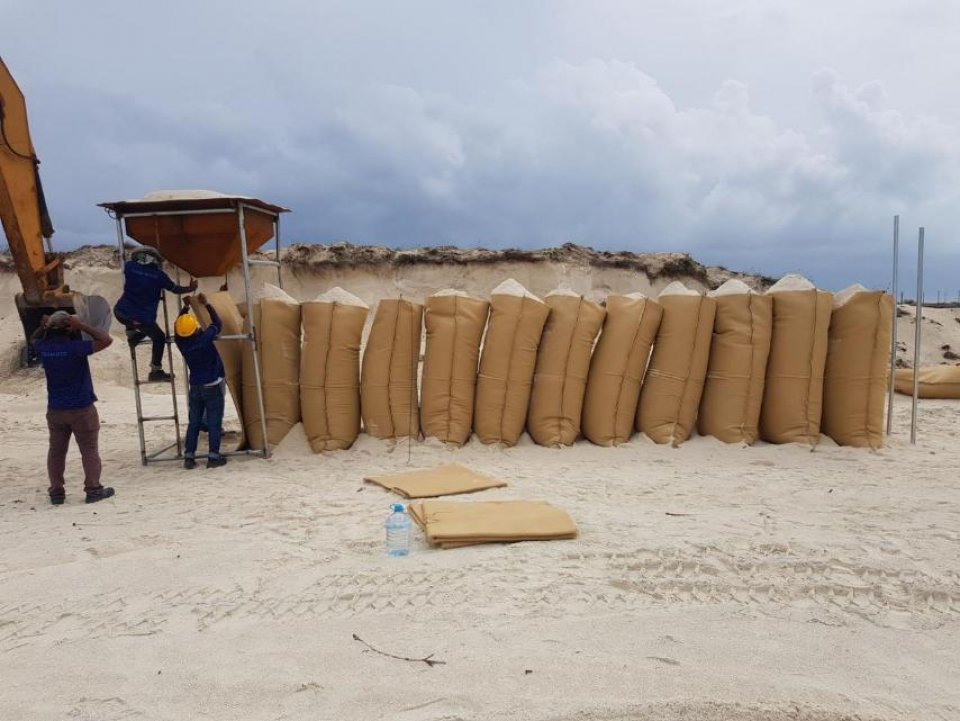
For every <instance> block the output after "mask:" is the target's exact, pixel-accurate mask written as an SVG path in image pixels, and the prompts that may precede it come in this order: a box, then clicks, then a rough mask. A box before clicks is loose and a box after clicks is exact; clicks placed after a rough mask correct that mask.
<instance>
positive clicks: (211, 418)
mask: <svg viewBox="0 0 960 721" xmlns="http://www.w3.org/2000/svg"><path fill="white" fill-rule="evenodd" d="M225 385H226V384H225V383H223V382H222V381H221V382H220V383H217V385H215V386H190V395H189V399H188V400H189V405H190V415H189V420H188V422H187V438H186V441H185V442H184V445H185V448H184V453H183V455H184V457H185V458H193V457H194V456H195V455H196V453H197V442H198V441H199V440H200V425H201V423H206V425H207V433H208V434H209V435H208V436H207V440H208V442H209V453H208V455H209V456H210V457H218V456H219V455H220V437H221V436H222V435H223V398H224V396H223V389H224V386H225Z"/></svg>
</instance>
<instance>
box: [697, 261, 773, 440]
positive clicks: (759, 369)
mask: <svg viewBox="0 0 960 721" xmlns="http://www.w3.org/2000/svg"><path fill="white" fill-rule="evenodd" d="M708 295H710V296H711V297H713V298H715V299H716V301H717V314H716V318H715V319H714V321H713V340H712V341H711V344H710V364H709V365H708V366H707V378H706V381H705V382H704V386H703V398H702V399H701V400H700V415H699V417H698V418H697V430H699V431H700V435H704V436H715V437H716V438H719V439H720V440H721V441H724V442H725V443H746V444H748V445H749V444H751V443H753V442H754V441H756V440H757V436H758V435H759V433H760V430H759V424H760V406H761V404H762V402H763V386H764V381H765V380H766V374H767V358H768V356H769V355H770V337H771V334H772V331H773V297H772V296H769V295H761V294H759V293H754V292H753V291H751V290H750V288H749V287H748V286H747V285H746V284H745V283H743V282H742V281H739V280H728V281H727V282H726V283H724V284H723V285H721V286H720V287H719V288H717V289H716V290H714V291H711V292H710V293H708Z"/></svg>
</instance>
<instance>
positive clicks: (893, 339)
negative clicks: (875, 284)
mask: <svg viewBox="0 0 960 721" xmlns="http://www.w3.org/2000/svg"><path fill="white" fill-rule="evenodd" d="M899 265H900V216H899V215H895V216H893V288H892V289H891V293H892V295H893V329H892V332H891V333H890V378H889V381H890V387H889V389H888V390H887V435H888V436H889V435H890V434H891V433H892V432H893V393H894V388H893V372H894V371H895V370H896V369H897V308H898V306H897V271H898V270H899Z"/></svg>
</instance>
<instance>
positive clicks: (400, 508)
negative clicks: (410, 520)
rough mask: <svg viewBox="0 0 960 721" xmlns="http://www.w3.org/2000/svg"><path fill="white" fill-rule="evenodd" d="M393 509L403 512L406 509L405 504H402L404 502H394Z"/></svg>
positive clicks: (395, 511) (396, 511)
mask: <svg viewBox="0 0 960 721" xmlns="http://www.w3.org/2000/svg"><path fill="white" fill-rule="evenodd" d="M393 511H394V513H403V511H404V508H403V504H402V503H394V504H393Z"/></svg>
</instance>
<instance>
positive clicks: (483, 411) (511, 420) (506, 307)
mask: <svg viewBox="0 0 960 721" xmlns="http://www.w3.org/2000/svg"><path fill="white" fill-rule="evenodd" d="M549 314H550V306H548V305H547V304H546V303H544V302H543V301H542V300H540V299H539V298H537V297H536V296H535V295H533V294H532V293H530V292H529V291H527V289H526V288H524V287H523V286H522V285H520V284H519V283H518V282H517V281H515V280H513V279H510V280H507V281H504V282H503V283H501V284H500V285H499V286H497V287H496V288H494V290H493V292H492V293H491V294H490V320H489V322H488V325H487V334H486V336H485V337H484V340H483V351H482V353H481V356H480V371H479V374H478V376H477V393H476V397H475V399H474V407H473V430H474V433H476V434H477V437H478V438H479V439H480V441H481V442H482V443H502V444H504V445H508V446H513V445H516V443H517V441H518V440H519V439H520V434H521V433H523V427H524V424H525V423H526V420H527V409H528V408H529V404H530V389H531V387H532V385H533V373H534V370H535V369H536V365H537V348H538V347H539V346H540V336H541V335H542V334H543V325H544V323H545V322H546V320H547V316H548V315H549Z"/></svg>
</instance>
